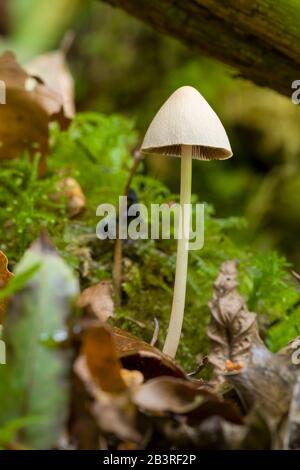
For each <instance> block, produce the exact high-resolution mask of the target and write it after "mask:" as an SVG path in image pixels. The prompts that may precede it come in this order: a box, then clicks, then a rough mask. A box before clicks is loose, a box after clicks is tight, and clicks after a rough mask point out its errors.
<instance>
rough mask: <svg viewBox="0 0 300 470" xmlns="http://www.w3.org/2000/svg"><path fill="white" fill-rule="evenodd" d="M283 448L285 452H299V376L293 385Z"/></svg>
mask: <svg viewBox="0 0 300 470" xmlns="http://www.w3.org/2000/svg"><path fill="white" fill-rule="evenodd" d="M284 448H285V449H287V450H288V449H292V450H296V449H298V450H300V375H298V377H297V380H296V383H295V385H294V390H293V395H292V400H291V405H290V409H289V416H288V420H287V430H286V435H285V439H284Z"/></svg>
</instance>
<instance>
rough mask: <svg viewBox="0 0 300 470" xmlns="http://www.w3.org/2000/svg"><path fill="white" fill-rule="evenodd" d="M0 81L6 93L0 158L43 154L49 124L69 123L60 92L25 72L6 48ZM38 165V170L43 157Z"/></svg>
mask: <svg viewBox="0 0 300 470" xmlns="http://www.w3.org/2000/svg"><path fill="white" fill-rule="evenodd" d="M0 80H2V82H4V84H5V95H6V103H5V104H3V105H0V144H1V145H0V159H1V158H2V159H7V158H16V157H20V155H22V153H23V152H24V151H29V152H30V153H31V154H34V153H36V152H40V153H41V154H42V156H45V154H46V152H47V150H48V136H49V133H48V126H49V123H50V122H51V121H58V122H59V123H60V124H61V126H62V127H63V128H64V127H66V126H67V125H68V123H69V119H68V118H67V116H66V115H65V114H64V112H63V100H62V97H61V95H60V94H59V93H58V92H56V91H54V90H53V89H52V88H49V87H48V86H47V85H45V84H44V83H43V81H42V80H41V79H37V78H35V77H33V76H31V75H30V74H28V73H27V72H26V71H25V70H24V69H23V68H22V67H21V66H20V65H19V64H18V62H17V61H16V58H15V56H14V54H13V53H12V52H9V51H7V52H4V53H3V54H2V55H1V56H0ZM41 168H42V169H41V170H40V171H41V173H42V172H43V171H44V170H45V160H43V161H42V163H41Z"/></svg>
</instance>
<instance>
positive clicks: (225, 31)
mask: <svg viewBox="0 0 300 470" xmlns="http://www.w3.org/2000/svg"><path fill="white" fill-rule="evenodd" d="M103 1H105V2H106V3H110V4H111V5H114V6H119V7H121V8H123V9H124V10H126V11H127V12H128V13H130V14H132V15H134V16H136V17H138V18H140V19H141V20H143V21H145V22H146V23H148V24H150V25H151V26H153V27H154V28H155V29H156V30H158V31H159V32H161V33H167V34H170V35H172V36H174V37H176V38H177V39H179V40H181V41H182V42H184V43H186V44H187V45H188V46H190V47H192V48H193V49H194V50H195V51H197V52H200V53H201V54H205V55H208V56H211V57H214V58H216V59H218V60H220V61H222V62H225V63H226V64H229V65H231V66H233V67H234V68H235V69H237V70H238V72H239V74H240V75H241V76H243V77H244V78H247V79H249V80H252V81H253V82H254V83H256V84H258V85H262V86H266V87H269V88H271V89H274V90H276V91H278V92H279V93H282V94H284V95H287V96H290V95H291V92H292V90H291V83H292V82H293V81H294V80H296V79H299V77H300V3H299V2H298V0H252V1H251V2H249V1H248V0H239V1H236V0H227V1H226V2H220V1H219V0H186V1H182V0H103Z"/></svg>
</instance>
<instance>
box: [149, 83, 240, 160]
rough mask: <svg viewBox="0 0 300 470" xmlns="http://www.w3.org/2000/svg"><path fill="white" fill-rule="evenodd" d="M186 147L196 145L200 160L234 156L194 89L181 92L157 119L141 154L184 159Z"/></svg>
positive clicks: (214, 117) (217, 121) (218, 123)
mask: <svg viewBox="0 0 300 470" xmlns="http://www.w3.org/2000/svg"><path fill="white" fill-rule="evenodd" d="M182 145H192V147H193V148H192V156H193V158H196V159H198V160H225V159H226V158H230V157H231V156H232V150H231V147H230V143H229V140H228V137H227V134H226V132H225V129H224V127H223V125H222V123H221V121H220V119H219V118H218V116H217V115H216V113H215V112H214V110H213V109H212V108H211V107H210V106H209V104H208V103H207V101H206V100H205V99H204V98H203V96H202V95H201V94H200V93H199V92H198V91H197V90H196V89H195V88H193V87H191V86H183V87H181V88H178V90H176V91H175V92H174V93H173V94H172V95H171V96H170V97H169V98H168V99H167V101H166V102H165V103H164V104H163V105H162V107H161V108H160V109H159V111H158V112H157V114H156V115H155V116H154V118H153V120H152V122H151V124H150V126H149V128H148V130H147V132H146V135H145V138H144V141H143V144H142V147H141V151H142V152H143V153H152V154H158V155H169V156H173V157H181V155H182Z"/></svg>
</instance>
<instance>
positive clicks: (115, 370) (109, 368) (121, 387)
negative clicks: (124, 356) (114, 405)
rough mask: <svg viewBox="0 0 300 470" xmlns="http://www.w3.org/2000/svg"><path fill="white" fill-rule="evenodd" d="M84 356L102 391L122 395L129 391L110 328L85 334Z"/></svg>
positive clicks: (100, 328) (102, 327) (91, 329)
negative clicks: (123, 377) (122, 374)
mask: <svg viewBox="0 0 300 470" xmlns="http://www.w3.org/2000/svg"><path fill="white" fill-rule="evenodd" d="M82 354H83V356H84V357H85V360H86V364H87V366H88V368H89V371H90V373H91V376H92V378H93V380H94V382H95V384H96V385H97V386H98V387H100V388H101V390H103V391H104V392H108V393H122V392H124V391H125V390H126V389H127V387H126V384H125V382H124V380H123V379H122V376H121V364H120V361H119V359H118V355H117V352H116V349H115V345H114V340H113V337H112V334H111V332H110V330H109V328H107V327H106V326H104V325H102V326H99V327H92V328H90V329H89V330H88V331H87V332H86V334H85V338H84V342H83V347H82Z"/></svg>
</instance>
